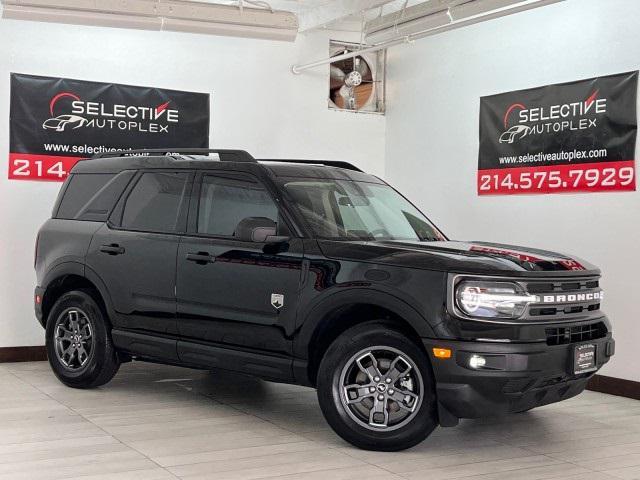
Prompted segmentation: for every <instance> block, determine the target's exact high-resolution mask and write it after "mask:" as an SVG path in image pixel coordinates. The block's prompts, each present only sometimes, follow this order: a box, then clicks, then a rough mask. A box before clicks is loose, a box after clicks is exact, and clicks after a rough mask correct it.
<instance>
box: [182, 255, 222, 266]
mask: <svg viewBox="0 0 640 480" xmlns="http://www.w3.org/2000/svg"><path fill="white" fill-rule="evenodd" d="M187 260H189V261H190V262H196V263H197V264H198V265H206V264H207V263H213V262H215V260H216V257H214V256H213V255H209V252H198V253H187Z"/></svg>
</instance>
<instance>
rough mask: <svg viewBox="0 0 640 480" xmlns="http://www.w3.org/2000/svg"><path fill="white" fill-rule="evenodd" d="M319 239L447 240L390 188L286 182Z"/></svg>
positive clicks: (331, 182)
mask: <svg viewBox="0 0 640 480" xmlns="http://www.w3.org/2000/svg"><path fill="white" fill-rule="evenodd" d="M284 187H285V189H286V190H287V191H288V192H289V194H290V195H291V197H292V199H293V201H294V202H293V203H294V205H295V207H297V208H298V210H299V211H300V213H301V214H302V216H303V217H304V218H305V219H306V220H307V223H308V224H309V226H310V227H311V228H312V229H313V231H314V233H315V234H316V236H318V237H321V238H331V239H337V240H414V241H415V240H420V241H435V240H445V239H446V237H445V236H444V235H443V234H442V233H441V232H440V231H439V230H438V229H437V228H436V227H435V226H434V225H432V224H431V223H430V222H429V220H428V219H427V218H426V217H425V216H424V215H423V214H422V213H421V212H420V211H419V210H418V209H417V208H416V207H414V206H413V205H411V203H409V201H408V200H406V199H405V198H404V197H403V196H401V195H400V194H399V193H398V192H396V191H395V190H394V189H393V188H391V187H389V186H388V185H383V184H374V183H366V182H353V181H343V180H333V179H299V180H294V181H290V182H287V183H285V185H284Z"/></svg>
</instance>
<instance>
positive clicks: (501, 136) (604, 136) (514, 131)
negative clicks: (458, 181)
mask: <svg viewBox="0 0 640 480" xmlns="http://www.w3.org/2000/svg"><path fill="white" fill-rule="evenodd" d="M637 89H638V72H637V71H636V72H629V73H622V74H618V75H610V76H606V77H597V78H590V79H587V80H579V81H575V82H568V83H561V84H555V85H548V86H545V87H539V88H531V89H528V90H519V91H516V92H509V93H502V94H499V95H492V96H488V97H482V98H481V99H480V150H479V155H478V178H477V181H478V194H479V195H487V194H489V195H490V194H519V193H525V194H527V193H528V194H531V193H556V192H590V191H619V190H635V189H636V181H635V160H634V159H635V146H636V131H637V120H636V94H637Z"/></svg>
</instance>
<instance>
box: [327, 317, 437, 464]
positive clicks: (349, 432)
mask: <svg viewBox="0 0 640 480" xmlns="http://www.w3.org/2000/svg"><path fill="white" fill-rule="evenodd" d="M391 328H392V326H391V325H389V324H387V323H384V322H367V323H365V324H361V325H357V326H355V327H353V328H351V329H349V330H347V331H346V332H344V333H343V334H342V335H341V336H340V337H338V339H336V340H335V341H334V342H333V344H331V346H330V347H329V349H328V350H327V352H326V354H325V356H324V358H323V360H322V362H321V364H320V369H319V373H318V399H319V402H320V407H321V408H322V412H323V414H324V416H325V418H326V419H327V422H328V423H329V425H331V427H332V428H333V429H334V430H335V431H336V433H337V434H338V435H340V436H341V437H342V438H344V439H345V440H346V441H348V442H350V443H352V444H353V445H355V446H357V447H360V448H364V449H368V450H381V451H395V450H403V449H405V448H409V447H412V446H414V445H416V444H417V443H419V442H421V441H422V440H424V439H425V438H426V437H427V436H428V435H429V434H430V433H431V432H432V431H433V430H434V429H435V427H436V426H437V415H436V402H435V393H434V383H433V376H432V373H431V366H430V364H429V359H428V358H427V356H426V354H425V353H424V352H423V351H422V349H420V348H419V347H418V346H417V345H416V344H415V343H414V342H412V341H411V340H410V339H409V338H407V337H406V336H405V335H403V334H402V333H400V332H398V331H395V330H392V329H391Z"/></svg>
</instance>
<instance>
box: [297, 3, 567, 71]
mask: <svg viewBox="0 0 640 480" xmlns="http://www.w3.org/2000/svg"><path fill="white" fill-rule="evenodd" d="M562 1H564V0H525V1H524V2H522V3H520V4H517V5H515V6H509V7H503V8H498V9H496V10H491V11H489V12H483V13H479V14H476V15H472V16H470V17H468V18H463V19H460V20H453V19H452V20H451V21H450V22H449V23H447V24H446V25H441V26H439V27H434V28H430V29H428V30H422V31H420V32H416V33H412V34H410V35H405V36H403V37H399V38H395V39H393V40H388V41H386V42H382V43H377V44H375V45H372V46H370V47H366V48H362V49H359V50H354V51H352V52H349V53H343V54H341V55H336V56H335V57H330V58H325V59H323V60H318V61H315V62H311V63H305V64H302V65H293V66H292V67H291V71H292V72H293V73H294V74H296V75H298V74H300V73H302V72H304V71H305V70H309V69H311V68H316V67H320V66H322V65H326V64H329V63H333V62H339V61H341V60H346V59H348V58H353V57H357V56H360V55H362V54H365V53H369V52H377V51H379V50H384V49H385V48H390V47H395V46H397V45H402V44H404V43H413V42H414V41H415V40H419V39H421V38H425V37H430V36H432V35H436V34H438V33H442V32H447V31H449V30H454V29H456V28H461V27H466V26H469V25H473V24H476V23H480V22H484V21H487V20H493V19H494V18H500V17H504V16H507V15H512V14H514V13H520V12H525V11H527V10H531V9H533V8H537V7H544V6H546V5H551V4H553V3H559V2H562ZM449 18H451V15H449Z"/></svg>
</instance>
